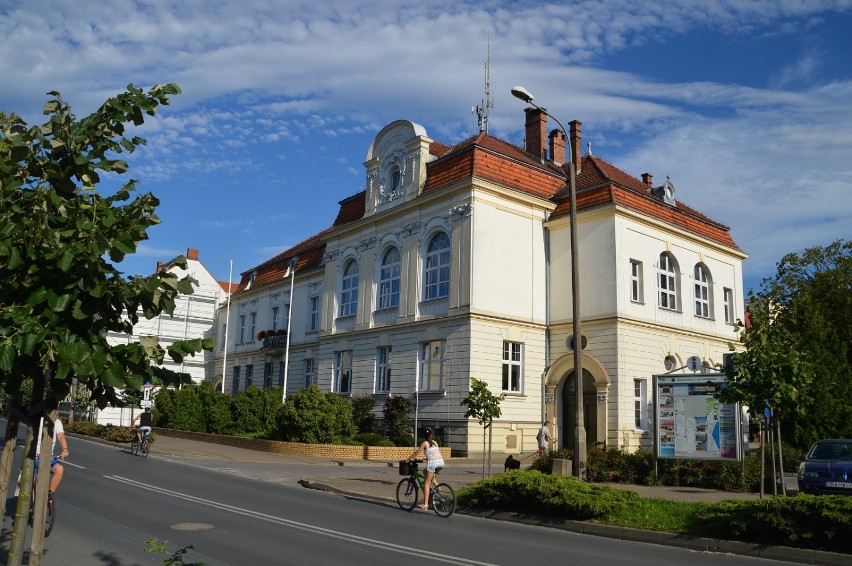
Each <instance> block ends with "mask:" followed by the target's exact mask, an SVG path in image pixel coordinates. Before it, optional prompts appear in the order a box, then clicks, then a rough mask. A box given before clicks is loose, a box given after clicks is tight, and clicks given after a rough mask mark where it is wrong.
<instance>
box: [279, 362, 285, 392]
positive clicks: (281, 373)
mask: <svg viewBox="0 0 852 566" xmlns="http://www.w3.org/2000/svg"><path fill="white" fill-rule="evenodd" d="M278 387H284V362H278Z"/></svg>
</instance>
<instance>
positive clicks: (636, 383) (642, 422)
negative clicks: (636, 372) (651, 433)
mask: <svg viewBox="0 0 852 566" xmlns="http://www.w3.org/2000/svg"><path fill="white" fill-rule="evenodd" d="M633 417H634V421H635V422H634V424H635V426H636V428H637V429H638V430H648V429H649V428H650V423H649V422H648V381H647V380H645V379H634V380H633Z"/></svg>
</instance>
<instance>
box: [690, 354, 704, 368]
mask: <svg viewBox="0 0 852 566" xmlns="http://www.w3.org/2000/svg"><path fill="white" fill-rule="evenodd" d="M686 366H687V367H688V368H689V369H691V370H692V371H701V368H703V367H704V363H703V362H702V361H701V358H699V357H698V356H689V359H688V360H686Z"/></svg>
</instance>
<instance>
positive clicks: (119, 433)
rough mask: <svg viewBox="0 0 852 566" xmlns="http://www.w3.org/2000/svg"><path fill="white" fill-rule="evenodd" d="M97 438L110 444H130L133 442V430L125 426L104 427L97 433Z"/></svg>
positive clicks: (109, 425)
mask: <svg viewBox="0 0 852 566" xmlns="http://www.w3.org/2000/svg"><path fill="white" fill-rule="evenodd" d="M99 432H100V433H101V434H99V435H98V436H99V437H100V438H103V439H104V440H109V441H110V442H130V441H131V440H133V430H131V429H130V428H128V427H126V426H114V425H111V424H108V425H106V426H105V427H104V428H103V430H101V431H99Z"/></svg>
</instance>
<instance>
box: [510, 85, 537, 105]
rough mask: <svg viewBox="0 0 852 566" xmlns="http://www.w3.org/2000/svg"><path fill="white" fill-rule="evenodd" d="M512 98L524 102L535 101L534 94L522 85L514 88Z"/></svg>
mask: <svg viewBox="0 0 852 566" xmlns="http://www.w3.org/2000/svg"><path fill="white" fill-rule="evenodd" d="M512 96H514V97H515V98H519V99H520V100H523V101H524V102H532V101H533V100H534V99H533V95H532V93H531V92H530V91H528V90H527V89H525V88H524V87H522V86H520V85H518V86H513V87H512Z"/></svg>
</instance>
